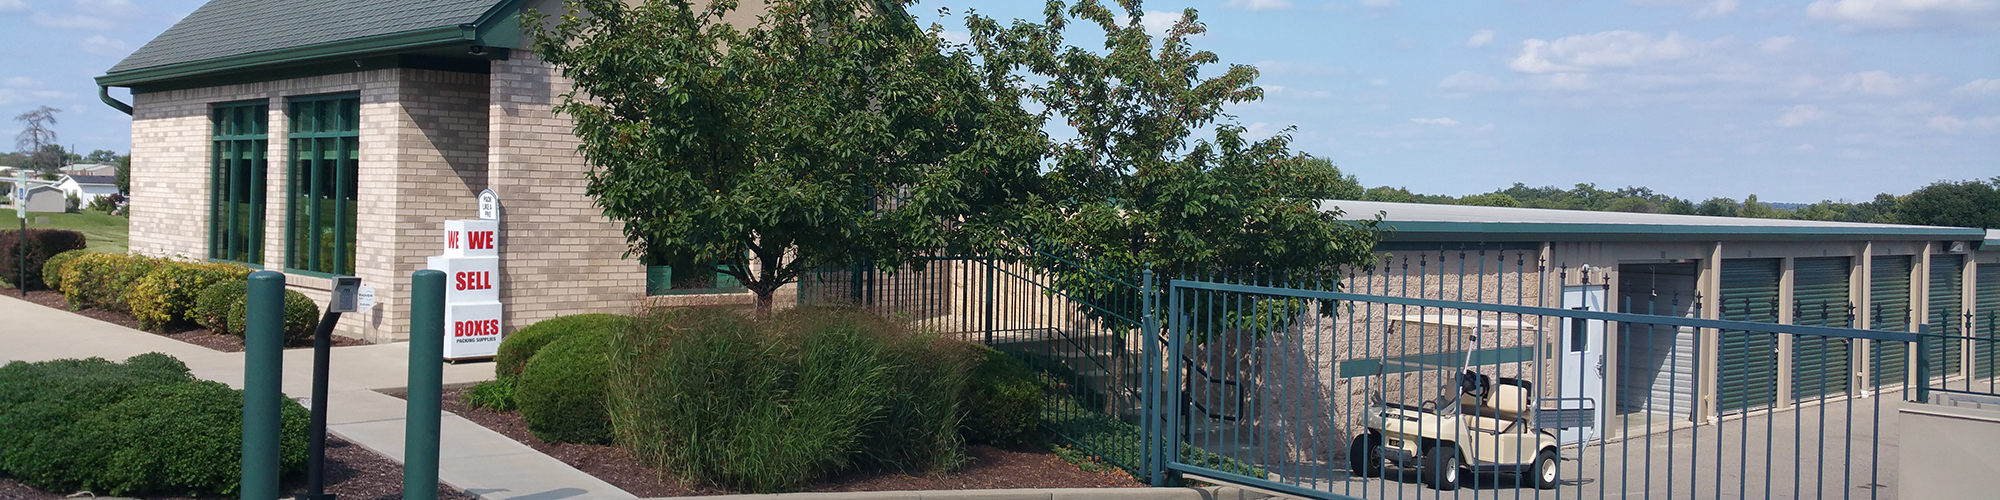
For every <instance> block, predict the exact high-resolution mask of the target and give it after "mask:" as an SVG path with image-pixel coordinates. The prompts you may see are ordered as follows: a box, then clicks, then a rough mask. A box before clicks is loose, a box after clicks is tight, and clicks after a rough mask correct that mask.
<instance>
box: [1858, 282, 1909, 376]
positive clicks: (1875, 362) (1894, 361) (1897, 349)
mask: <svg viewBox="0 0 2000 500" xmlns="http://www.w3.org/2000/svg"><path fill="white" fill-rule="evenodd" d="M1910 262H1911V260H1910V256H1908V255H1878V256H1875V259H1874V262H1873V265H1871V266H1870V268H1871V272H1869V273H1868V320H1869V322H1868V327H1869V328H1871V329H1875V330H1891V331H1898V332H1904V331H1909V330H1910V265H1911V264H1910ZM1909 352H1910V349H1909V345H1907V344H1905V343H1903V342H1875V348H1874V349H1872V350H1870V352H1869V353H1868V363H1869V365H1870V366H1872V367H1873V369H1872V370H1870V371H1869V373H1870V375H1869V376H1870V378H1872V379H1873V380H1874V381H1875V386H1876V387H1881V386H1887V385H1895V384H1900V383H1903V381H1905V380H1909V367H1910V360H1909Z"/></svg>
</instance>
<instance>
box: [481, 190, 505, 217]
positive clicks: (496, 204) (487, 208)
mask: <svg viewBox="0 0 2000 500" xmlns="http://www.w3.org/2000/svg"><path fill="white" fill-rule="evenodd" d="M479 220H500V195H497V194H493V190H492V189H483V190H480V191H479Z"/></svg>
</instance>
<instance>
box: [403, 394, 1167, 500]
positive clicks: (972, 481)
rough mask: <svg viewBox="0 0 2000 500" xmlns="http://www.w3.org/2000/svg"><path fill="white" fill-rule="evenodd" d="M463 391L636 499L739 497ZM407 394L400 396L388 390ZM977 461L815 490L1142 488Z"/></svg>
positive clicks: (838, 481)
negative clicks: (563, 437)
mask: <svg viewBox="0 0 2000 500" xmlns="http://www.w3.org/2000/svg"><path fill="white" fill-rule="evenodd" d="M466 390H467V389H466V388H455V389H445V393H444V399H443V406H444V409H445V410H446V411H450V412H452V413H455V414H457V415H459V416H461V417H464V418H465V419H466V420H471V421H473V422H474V423H477V424H479V425H482V426H485V427H486V428H488V429H492V430H494V431H495V432H499V433H501V434H503V435H506V436H507V437H510V438H513V439H514V440H515V441H520V442H521V443H523V444H526V445H528V446H530V447H533V448H534V449H535V450H536V451H540V452H542V453H544V454H547V455H549V456H551V457H555V459H557V460H561V461H562V462H563V463H567V464H569V465H570V466H571V467H576V468H577V470H581V471H583V472H584V473H586V474H590V475H592V476H596V477H597V478H598V479H601V480H603V481H604V482H607V483H611V484H612V485H614V486H617V487H618V488H619V489H623V490H625V491H627V492H630V493H632V494H634V495H638V496H639V498H654V497H677V496H696V495H725V494H732V493H738V492H733V491H729V490H725V489H721V488H716V487H713V486H708V485H700V484H692V483H687V482H684V481H681V480H679V479H678V478H667V477H662V475H661V474H660V473H659V472H657V471H655V470H653V469H652V468H649V467H646V466H645V465H644V464H642V463H640V462H639V460H638V458H636V457H634V456H632V454H631V453H629V452H627V451H625V450H624V449H623V448H619V447H616V446H604V445H587V444H568V443H561V444H552V443H548V442H544V441H542V440H541V439H539V438H536V437H535V436H534V434H533V433H531V432H528V424H527V421H526V420H525V419H523V418H522V417H521V414H520V412H511V411H510V412H495V411H492V410H487V409H484V408H479V407H476V406H472V405H470V404H467V403H466V402H465V391H466ZM390 395H392V396H396V397H403V395H402V394H400V393H391V394H390ZM966 453H967V454H968V455H970V456H971V457H972V462H971V463H970V464H967V465H966V467H965V468H964V469H962V470H959V471H957V472H953V473H949V474H937V475H931V476H911V475H907V474H902V473H899V472H895V471H855V472H850V473H848V474H845V475H842V476H838V477H835V478H832V479H831V480H828V481H826V482H823V483H820V484H815V485H813V486H812V487H810V488H808V490H810V491H900V490H965V489H996V488H1117V487H1132V488H1137V487H1144V486H1145V485H1143V484H1140V483H1139V482H1138V481H1137V480H1134V479H1132V477H1131V476H1129V475H1126V474H1124V473H1122V472H1112V473H1095V472H1088V471H1084V470H1082V469H1079V468H1077V467H1076V466H1075V465H1071V464H1070V463H1069V462H1065V461H1063V460H1062V459H1060V458H1057V457H1056V456H1055V454H1054V453H1050V452H1049V451H1048V450H1046V449H1043V448H1040V447H1035V446H1028V447H1021V448H1018V449H1002V448H995V447H991V446H982V445H974V446H971V447H968V448H967V449H966Z"/></svg>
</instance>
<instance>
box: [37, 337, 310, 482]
mask: <svg viewBox="0 0 2000 500" xmlns="http://www.w3.org/2000/svg"><path fill="white" fill-rule="evenodd" d="M242 401H243V395H242V393H241V392H240V391H236V390H232V389H230V388H229V387H228V386H226V385H223V384H220V383H216V382H207V381H200V380H195V379H194V378H193V377H192V376H190V375H189V374H188V369H187V365H184V364H182V363H181V362H180V361H179V360H176V359H174V358H173V357H170V356H167V355H165V354H159V353H148V354H141V355H138V356H133V357H131V358H129V359H127V360H125V362H124V363H112V362H110V361H106V360H104V359H101V358H90V359H65V360H55V361H45V362H39V363H26V362H14V363H10V364H8V365H7V366H5V367H0V475H8V476H12V477H15V478H17V479H20V480H21V481H22V482H25V483H28V484H30V485H33V486H35V487H37V488H41V489H44V490H49V491H76V490H91V491H96V492H101V493H109V494H112V495H120V496H124V495H141V494H147V493H174V494H184V493H188V492H190V491H192V492H195V493H197V494H223V495H227V494H230V493H231V492H233V491H234V490H235V488H236V484H237V482H238V478H239V477H240V474H241V472H242V465H241V463H240V462H241V460H240V458H239V457H240V455H241V450H242V441H241V436H242V435H243V431H242V418H243V403H242ZM281 415H282V419H283V420H282V422H283V435H282V438H281V439H280V444H279V447H280V457H281V460H282V461H281V463H280V466H281V470H282V471H284V472H286V473H295V472H298V471H301V470H303V469H304V465H305V451H306V449H305V448H306V422H307V412H306V410H305V408H304V407H301V406H299V405H298V404H297V403H292V402H290V401H289V400H287V402H286V403H284V406H283V407H282V410H281Z"/></svg>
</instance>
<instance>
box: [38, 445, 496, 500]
mask: <svg viewBox="0 0 2000 500" xmlns="http://www.w3.org/2000/svg"><path fill="white" fill-rule="evenodd" d="M305 482H306V478H305V474H304V473H303V472H301V473H299V474H298V475H297V477H295V478H292V479H290V480H288V481H285V483H284V484H283V485H282V489H283V490H284V493H283V494H282V496H285V497H291V496H296V495H300V494H303V493H305V491H306V488H305ZM326 492H327V493H331V494H333V495H334V496H335V497H337V498H339V499H341V500H397V499H400V498H403V465H402V464H399V463H396V461H394V460H390V459H389V458H388V457H384V456H382V455H378V454H376V453H375V452H372V451H368V450H367V449H365V448H362V447H360V446H354V445H352V444H348V442H347V441H343V440H341V439H340V438H338V437H334V436H327V438H326ZM75 496H76V497H82V498H88V497H90V496H91V495H83V494H78V495H75ZM68 497H71V495H70V494H69V493H50V492H46V491H42V490H38V489H35V488H33V487H30V486H28V485H25V484H21V482H20V481H15V480H13V479H12V478H6V477H0V499H8V500H50V499H60V498H68ZM143 498H147V499H150V500H192V499H195V498H200V499H204V500H207V499H231V498H236V495H229V496H221V495H210V496H204V497H185V496H152V497H143ZM438 498H440V499H449V500H472V495H467V494H465V492H462V491H458V489H456V488H452V487H450V486H445V485H443V484H439V485H438Z"/></svg>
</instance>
